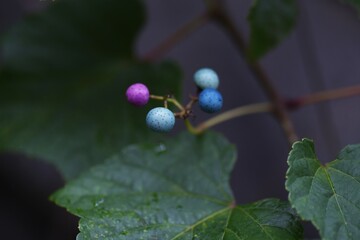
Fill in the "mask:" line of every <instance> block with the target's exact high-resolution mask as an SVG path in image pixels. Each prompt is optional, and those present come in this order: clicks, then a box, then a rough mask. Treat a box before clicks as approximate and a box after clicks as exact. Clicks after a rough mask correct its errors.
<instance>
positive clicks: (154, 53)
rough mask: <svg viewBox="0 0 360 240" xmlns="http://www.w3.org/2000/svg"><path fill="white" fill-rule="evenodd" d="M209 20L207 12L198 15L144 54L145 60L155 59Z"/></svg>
mask: <svg viewBox="0 0 360 240" xmlns="http://www.w3.org/2000/svg"><path fill="white" fill-rule="evenodd" d="M208 21H209V14H208V13H207V12H205V13H202V14H200V15H199V16H196V17H195V18H193V19H192V20H190V21H189V22H187V23H186V24H184V25H183V26H182V27H180V28H179V29H178V30H177V31H176V32H174V33H173V34H172V35H170V36H169V37H168V38H166V39H165V40H164V41H163V42H161V43H160V44H159V45H158V46H156V47H155V48H154V49H152V50H150V51H149V52H148V53H146V54H145V55H144V56H143V59H144V60H145V61H150V62H151V61H155V60H157V59H160V58H161V57H162V56H163V55H165V54H166V53H167V52H169V51H170V50H171V49H172V48H174V47H175V46H176V45H177V44H178V43H179V42H180V41H182V40H183V39H184V38H186V37H187V36H188V35H190V34H191V33H192V32H193V31H195V30H196V29H198V28H200V27H202V26H203V25H205V23H207V22H208Z"/></svg>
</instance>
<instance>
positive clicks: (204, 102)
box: [199, 88, 223, 113]
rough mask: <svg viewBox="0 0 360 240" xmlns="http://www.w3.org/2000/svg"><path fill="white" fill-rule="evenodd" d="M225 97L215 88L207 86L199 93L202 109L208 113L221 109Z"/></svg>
mask: <svg viewBox="0 0 360 240" xmlns="http://www.w3.org/2000/svg"><path fill="white" fill-rule="evenodd" d="M222 105H223V98H222V96H221V93H220V92H219V91H218V90H216V89H213V88H205V89H204V90H203V91H201V93H200V94H199V106H200V109H201V110H203V111H204V112H207V113H214V112H218V111H220V110H221V108H222Z"/></svg>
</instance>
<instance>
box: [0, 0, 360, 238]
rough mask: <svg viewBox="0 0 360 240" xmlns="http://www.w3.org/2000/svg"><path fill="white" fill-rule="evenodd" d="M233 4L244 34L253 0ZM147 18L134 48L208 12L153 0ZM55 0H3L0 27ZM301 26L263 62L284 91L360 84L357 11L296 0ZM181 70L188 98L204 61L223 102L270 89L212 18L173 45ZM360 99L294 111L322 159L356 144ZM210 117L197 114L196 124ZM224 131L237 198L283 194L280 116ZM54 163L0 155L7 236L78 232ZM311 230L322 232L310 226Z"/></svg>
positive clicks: (189, 0)
mask: <svg viewBox="0 0 360 240" xmlns="http://www.w3.org/2000/svg"><path fill="white" fill-rule="evenodd" d="M227 2H228V9H229V11H230V13H231V15H232V17H233V18H234V19H235V21H236V23H237V24H238V27H239V29H241V30H242V31H243V32H244V34H245V36H246V37H248V26H247V22H246V16H247V11H248V9H249V7H250V5H251V1H250V0H227ZM146 3H147V5H148V22H147V25H146V26H145V29H144V30H143V32H142V34H141V35H140V38H139V41H138V45H137V52H138V54H139V55H143V54H145V53H146V52H147V51H148V50H149V49H151V48H152V47H154V46H156V45H157V44H158V43H159V42H161V41H162V40H163V39H165V38H166V37H167V36H168V35H170V34H171V33H173V32H174V31H175V30H176V29H177V28H178V27H180V26H181V25H182V24H184V23H185V22H187V21H189V20H190V19H192V18H193V17H195V16H196V15H198V14H199V13H201V12H202V11H203V10H204V6H203V4H202V1H193V0H183V1H176V0H167V1H164V0H151V1H150V0H147V1H146ZM47 4H51V1H39V0H7V1H6V0H0V34H4V33H6V31H8V30H9V29H10V28H11V26H12V25H14V24H16V22H18V21H21V19H22V18H24V17H25V16H26V15H27V14H29V13H31V12H34V11H39V10H41V9H42V8H44V7H46V5H47ZM298 5H299V8H300V14H299V17H298V23H297V27H296V30H295V31H294V32H293V33H292V34H291V35H290V37H288V38H287V39H286V40H285V41H284V42H283V43H282V44H281V45H280V46H279V47H277V48H276V49H275V50H273V51H272V52H271V53H270V54H268V55H267V56H266V57H265V58H263V60H262V61H261V64H262V65H263V66H264V68H265V69H266V72H267V73H268V74H269V76H270V78H271V80H272V83H273V84H274V85H275V86H276V87H277V89H278V90H279V92H280V93H281V94H282V95H283V96H285V97H296V96H301V95H304V94H307V93H311V92H314V91H319V90H323V89H334V88H338V87H343V86H350V85H353V84H358V83H359V82H360V67H359V63H360V19H359V17H358V15H357V13H356V11H355V10H354V9H353V8H351V7H350V6H348V5H345V4H342V3H341V1H338V0H302V1H298ZM166 58H170V59H174V60H176V61H177V62H178V63H179V64H180V65H181V67H182V69H183V71H184V77H185V79H184V80H185V81H184V97H186V96H187V94H189V93H192V92H193V85H192V74H193V73H194V71H195V70H196V69H198V68H200V67H204V66H207V67H211V68H214V69H215V70H216V71H217V72H218V73H219V75H220V78H221V81H222V82H221V86H220V91H221V92H222V93H223V96H224V98H225V106H224V107H225V110H226V109H230V108H232V107H235V106H238V105H243V104H248V103H253V102H260V101H265V100H266V97H265V94H264V92H263V90H262V89H261V87H260V86H259V85H258V84H257V82H256V80H255V79H254V76H253V75H252V74H251V72H250V71H249V70H248V68H247V66H246V64H245V62H244V60H243V58H242V57H241V56H239V54H238V52H237V50H236V49H235V47H234V45H233V43H232V42H231V41H230V40H229V39H228V37H227V36H226V35H225V33H224V32H222V30H221V29H220V28H218V26H216V25H214V24H208V25H206V26H204V27H202V28H201V29H200V30H198V31H196V32H195V33H194V34H192V35H191V36H189V37H188V38H187V39H186V40H184V41H183V42H181V43H180V44H179V45H178V46H177V47H176V48H174V49H173V50H171V51H170V52H169V53H168V54H167V55H166ZM359 103H360V96H359V97H352V98H349V99H343V100H338V101H332V102H327V103H322V104H317V105H314V106H309V107H305V108H303V109H301V110H298V111H296V112H292V113H291V118H292V119H293V121H294V123H295V127H296V130H297V132H298V134H299V135H300V137H308V138H312V139H314V140H315V144H316V150H317V153H318V155H319V157H320V159H321V160H322V161H323V162H327V161H331V160H332V159H334V158H335V157H336V154H337V153H338V152H339V150H340V149H341V148H342V147H344V146H345V145H347V144H351V143H360V132H359V127H358V123H359V122H360V113H359V111H357V110H358V106H359ZM204 117H205V116H203V115H202V114H199V115H197V118H196V120H195V121H196V122H200V121H201V119H204ZM216 130H219V131H221V132H222V133H224V134H225V135H226V136H227V137H228V138H229V139H230V141H231V142H233V143H234V144H236V146H237V149H238V161H237V164H236V167H235V169H234V171H233V175H232V188H233V191H234V193H235V195H236V198H237V201H238V202H239V203H247V202H250V201H256V200H259V199H262V198H267V197H277V198H281V199H286V198H287V193H286V191H285V188H284V180H285V177H284V176H285V172H286V169H287V164H286V158H287V154H288V151H289V145H288V143H287V140H286V138H285V137H284V135H283V132H282V130H281V128H280V127H279V124H278V123H277V122H276V121H275V119H274V118H273V117H272V116H270V115H268V114H261V115H253V116H247V117H244V118H240V119H236V120H233V121H231V122H227V123H224V124H222V125H220V126H218V127H216ZM63 184H64V183H63V180H62V179H61V176H60V175H59V173H58V172H57V171H56V169H54V168H53V167H52V166H49V165H47V164H45V163H43V162H41V161H38V160H33V159H31V160H30V159H28V158H26V156H22V155H17V154H10V153H8V154H2V155H0V186H1V195H0V196H1V197H0V213H1V214H0V226H1V239H14V240H16V239H31V240H33V239H34V240H41V239H75V236H76V234H77V231H78V230H77V219H76V218H75V217H73V216H71V215H70V214H67V213H66V211H65V210H63V209H61V208H58V207H56V206H55V205H54V204H52V203H51V202H49V201H48V196H49V195H50V194H51V193H52V192H54V191H55V190H56V189H58V188H60V187H61V186H63ZM306 237H307V238H314V237H317V234H316V231H315V230H314V229H313V228H312V227H311V226H310V225H309V224H307V225H306Z"/></svg>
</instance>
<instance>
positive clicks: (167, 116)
mask: <svg viewBox="0 0 360 240" xmlns="http://www.w3.org/2000/svg"><path fill="white" fill-rule="evenodd" d="M146 124H147V126H148V127H149V128H150V129H151V130H153V131H155V132H169V131H170V130H171V129H173V127H174V125H175V116H174V113H173V112H171V111H170V110H169V109H167V108H164V107H157V108H153V109H151V110H150V111H149V113H148V114H147V116H146Z"/></svg>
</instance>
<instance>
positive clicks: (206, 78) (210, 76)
mask: <svg viewBox="0 0 360 240" xmlns="http://www.w3.org/2000/svg"><path fill="white" fill-rule="evenodd" d="M194 81H195V84H196V85H197V86H198V87H199V88H201V89H205V88H214V89H217V88H218V86H219V77H218V75H217V74H216V72H215V71H214V70H212V69H210V68H201V69H199V70H197V71H196V72H195V74H194Z"/></svg>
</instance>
